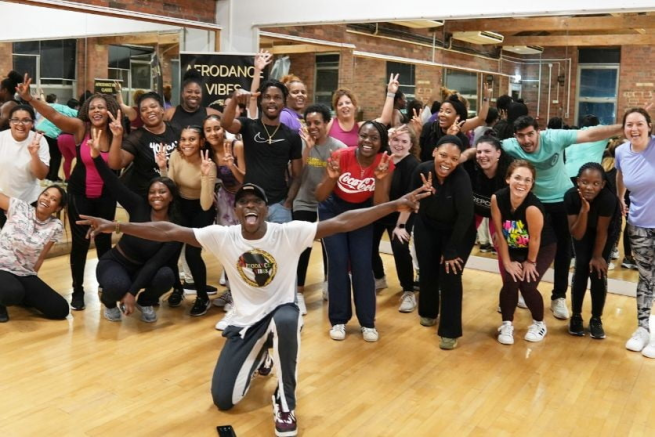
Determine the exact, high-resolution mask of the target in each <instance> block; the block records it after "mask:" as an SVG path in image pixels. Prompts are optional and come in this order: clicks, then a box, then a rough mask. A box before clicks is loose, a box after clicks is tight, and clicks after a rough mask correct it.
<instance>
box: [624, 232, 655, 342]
mask: <svg viewBox="0 0 655 437" xmlns="http://www.w3.org/2000/svg"><path fill="white" fill-rule="evenodd" d="M628 232H629V234H630V243H631V245H632V254H633V255H634V257H635V262H636V264H637V269H638V270H639V283H638V284H637V321H638V323H639V326H640V327H642V328H645V329H647V330H649V331H650V329H649V327H648V319H649V318H650V313H651V308H652V306H653V291H654V289H655V229H652V228H640V227H639V226H634V225H628Z"/></svg>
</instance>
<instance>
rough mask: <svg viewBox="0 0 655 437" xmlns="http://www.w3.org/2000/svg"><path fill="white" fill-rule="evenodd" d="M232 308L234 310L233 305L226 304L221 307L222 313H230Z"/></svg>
mask: <svg viewBox="0 0 655 437" xmlns="http://www.w3.org/2000/svg"><path fill="white" fill-rule="evenodd" d="M232 308H234V303H226V304H225V306H224V307H223V311H225V312H226V313H227V312H228V311H232Z"/></svg>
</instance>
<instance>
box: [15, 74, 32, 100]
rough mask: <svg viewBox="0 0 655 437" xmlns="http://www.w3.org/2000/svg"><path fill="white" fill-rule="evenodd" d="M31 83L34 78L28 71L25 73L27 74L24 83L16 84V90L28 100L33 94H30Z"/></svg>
mask: <svg viewBox="0 0 655 437" xmlns="http://www.w3.org/2000/svg"><path fill="white" fill-rule="evenodd" d="M31 83H32V79H31V78H30V76H29V75H28V74H27V73H25V76H24V78H23V83H19V84H18V85H16V92H17V93H18V94H19V95H20V98H21V99H23V100H25V101H26V102H29V101H31V100H32V94H30V84H31Z"/></svg>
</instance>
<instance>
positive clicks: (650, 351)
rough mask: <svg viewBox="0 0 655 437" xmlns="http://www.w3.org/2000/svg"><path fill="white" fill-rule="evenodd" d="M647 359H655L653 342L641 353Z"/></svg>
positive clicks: (654, 344)
mask: <svg viewBox="0 0 655 437" xmlns="http://www.w3.org/2000/svg"><path fill="white" fill-rule="evenodd" d="M641 354H642V355H643V356H645V357H646V358H655V341H652V342H650V343H649V344H648V346H646V347H645V348H644V350H642V351H641Z"/></svg>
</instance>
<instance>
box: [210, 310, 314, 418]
mask: <svg viewBox="0 0 655 437" xmlns="http://www.w3.org/2000/svg"><path fill="white" fill-rule="evenodd" d="M301 326H302V321H301V316H300V311H299V310H298V307H297V306H296V305H295V304H284V305H281V306H279V307H277V308H276V309H275V310H274V311H272V312H271V313H270V314H268V315H267V316H266V317H264V318H263V319H262V320H260V321H259V322H257V323H256V324H254V325H252V326H250V327H248V328H247V330H246V331H245V334H244V335H243V336H242V335H241V333H242V331H243V329H244V328H240V327H238V326H228V327H227V328H226V329H225V330H224V331H223V337H225V338H226V342H225V346H223V350H222V351H221V354H220V355H219V357H218V362H217V363H216V368H215V369H214V376H213V378H212V387H211V392H212V398H213V399H214V404H216V406H217V407H218V408H219V410H229V409H230V408H232V407H233V406H234V405H236V404H237V403H238V402H239V401H241V399H243V398H244V397H245V395H246V393H248V389H249V388H250V381H251V379H252V377H253V375H254V373H255V372H256V371H257V369H258V368H259V366H260V365H261V364H262V362H263V361H264V359H265V358H266V352H267V350H268V348H269V347H270V346H271V344H270V342H271V340H272V347H273V353H272V358H273V365H274V367H273V369H274V371H275V375H276V378H277V380H278V388H277V396H278V398H279V400H280V405H281V406H282V410H283V411H285V412H288V411H293V410H295V409H296V378H297V369H298V356H299V354H300V328H301Z"/></svg>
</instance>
